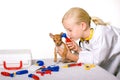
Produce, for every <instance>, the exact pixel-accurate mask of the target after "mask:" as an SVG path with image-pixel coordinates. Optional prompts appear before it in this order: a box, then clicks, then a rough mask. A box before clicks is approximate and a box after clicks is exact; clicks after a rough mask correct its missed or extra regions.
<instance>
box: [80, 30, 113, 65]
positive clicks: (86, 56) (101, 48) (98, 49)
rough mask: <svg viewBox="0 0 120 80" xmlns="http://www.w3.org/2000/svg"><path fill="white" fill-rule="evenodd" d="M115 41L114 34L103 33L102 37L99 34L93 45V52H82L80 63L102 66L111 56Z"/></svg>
mask: <svg viewBox="0 0 120 80" xmlns="http://www.w3.org/2000/svg"><path fill="white" fill-rule="evenodd" d="M113 39H114V38H113V33H110V32H103V33H100V35H99V34H98V36H97V39H96V40H95V41H94V44H93V45H92V50H90V51H88V50H83V51H81V52H80V53H79V60H78V62H82V63H90V64H100V63H101V62H102V61H103V60H105V59H107V58H108V56H109V55H110V51H111V47H112V43H113Z"/></svg>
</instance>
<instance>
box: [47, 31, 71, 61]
mask: <svg viewBox="0 0 120 80" xmlns="http://www.w3.org/2000/svg"><path fill="white" fill-rule="evenodd" d="M62 34H63V33H62V32H61V33H60V34H55V35H53V34H52V33H50V34H49V36H50V37H51V38H52V39H53V41H54V43H55V46H56V47H55V49H54V62H57V47H61V48H63V49H64V52H63V54H62V56H61V57H62V60H61V61H62V62H63V63H68V62H72V61H71V60H69V59H66V55H67V52H68V48H67V47H66V44H65V43H64V42H63V41H62Z"/></svg>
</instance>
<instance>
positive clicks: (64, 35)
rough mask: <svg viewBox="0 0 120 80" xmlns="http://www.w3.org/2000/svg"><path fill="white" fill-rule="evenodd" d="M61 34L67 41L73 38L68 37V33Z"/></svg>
mask: <svg viewBox="0 0 120 80" xmlns="http://www.w3.org/2000/svg"><path fill="white" fill-rule="evenodd" d="M61 36H62V37H64V38H65V39H66V42H71V40H70V39H69V38H68V37H67V35H66V33H63V34H62V35H61Z"/></svg>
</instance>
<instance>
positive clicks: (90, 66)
mask: <svg viewBox="0 0 120 80" xmlns="http://www.w3.org/2000/svg"><path fill="white" fill-rule="evenodd" d="M94 67H95V65H94V64H84V69H85V70H90V69H92V68H94Z"/></svg>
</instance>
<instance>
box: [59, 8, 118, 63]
mask: <svg viewBox="0 0 120 80" xmlns="http://www.w3.org/2000/svg"><path fill="white" fill-rule="evenodd" d="M92 21H93V22H94V24H95V26H94V27H93V26H91V22H92ZM62 23H63V26H64V28H65V29H66V32H67V34H68V36H69V37H70V39H71V40H72V42H67V43H66V44H67V47H68V48H69V49H70V50H73V51H75V52H77V53H78V54H79V56H78V55H75V54H73V53H72V52H70V51H68V54H67V58H68V59H71V60H73V61H77V62H81V63H90V64H98V65H100V64H106V62H107V61H108V60H109V59H110V58H111V57H112V56H114V55H117V54H120V45H119V44H120V30H118V29H117V28H115V27H112V26H110V25H108V24H107V23H104V22H103V21H102V20H101V19H99V18H96V17H94V18H91V17H90V16H89V14H88V13H87V12H86V11H85V10H84V9H82V8H78V7H74V8H71V9H70V10H68V11H67V12H66V13H65V15H64V16H63V19H62ZM92 27H93V28H92ZM77 40H80V46H79V45H78V44H77V43H76V41H77ZM62 51H63V50H62V49H61V48H59V51H58V53H59V55H61V54H62Z"/></svg>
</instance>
